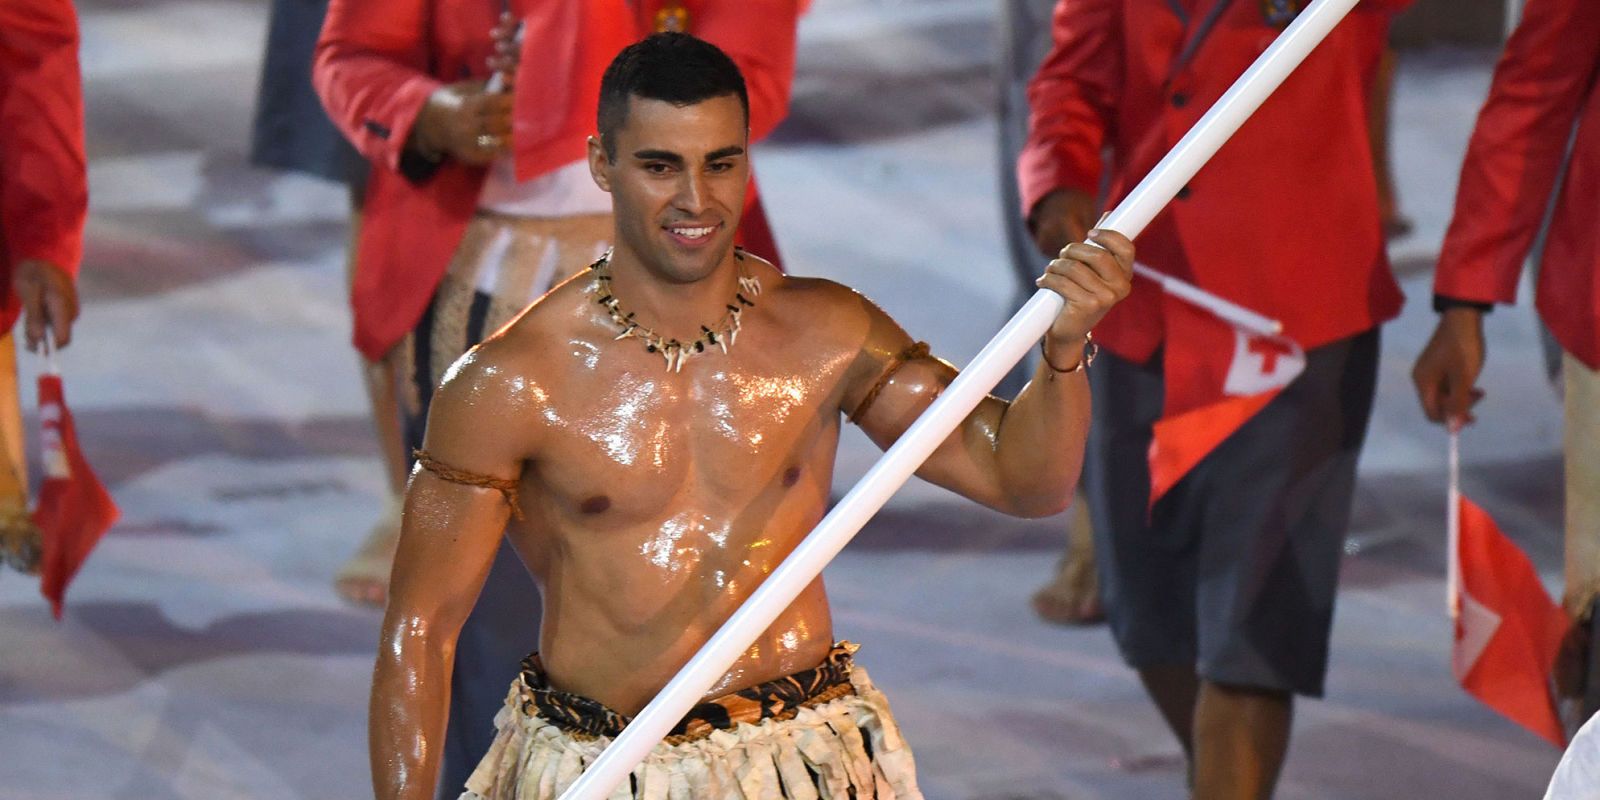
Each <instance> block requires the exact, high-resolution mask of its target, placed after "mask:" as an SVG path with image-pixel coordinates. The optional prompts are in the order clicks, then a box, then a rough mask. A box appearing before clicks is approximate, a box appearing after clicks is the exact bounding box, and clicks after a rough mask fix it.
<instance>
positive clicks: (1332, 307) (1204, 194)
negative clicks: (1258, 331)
mask: <svg viewBox="0 0 1600 800" xmlns="http://www.w3.org/2000/svg"><path fill="white" fill-rule="evenodd" d="M1407 2H1409V0H1385V2H1381V3H1380V2H1373V0H1366V2H1364V3H1363V4H1362V5H1361V6H1360V7H1358V9H1357V10H1356V11H1354V12H1352V13H1351V16H1350V17H1348V18H1346V19H1345V20H1344V21H1343V22H1342V23H1340V25H1339V26H1338V27H1336V28H1335V29H1334V30H1333V32H1332V33H1330V34H1329V36H1328V38H1327V39H1326V40H1324V41H1323V43H1322V44H1321V45H1320V46H1318V47H1317V49H1316V50H1315V51H1314V52H1312V53H1311V55H1310V56H1309V57H1307V58H1306V60H1305V62H1304V63H1303V64H1301V66H1300V67H1299V69H1298V70H1296V71H1295V73H1294V74H1292V75H1290V76H1289V78H1288V80H1286V81H1285V82H1284V84H1283V86H1281V87H1280V88H1279V89H1278V91H1277V92H1276V93H1275V94H1274V95H1273V96H1272V97H1270V98H1269V99H1268V100H1267V101H1266V102H1265V103H1264V104H1263V105H1262V106H1261V109H1260V110H1259V111H1257V112H1256V114H1255V116H1253V117H1251V118H1250V120H1249V121H1247V122H1246V123H1245V124H1244V126H1243V127H1241V128H1240V129H1239V132H1238V133H1237V134H1235V135H1234V137H1233V138H1232V139H1231V140H1230V141H1229V142H1228V143H1227V144H1225V145H1223V147H1222V149H1221V150H1219V151H1218V152H1217V154H1216V155H1215V156H1214V157H1213V158H1212V159H1211V161H1210V163H1208V164H1207V165H1206V166H1205V167H1204V168H1203V169H1201V171H1200V173H1199V174H1198V175H1196V176H1195V178H1194V180H1192V181H1191V182H1190V183H1189V185H1188V186H1187V187H1185V190H1184V191H1183V192H1180V194H1179V198H1178V199H1176V200H1174V201H1173V203H1172V204H1171V205H1169V206H1168V208H1167V210H1166V211H1164V212H1163V213H1162V214H1161V215H1160V216H1158V217H1157V218H1156V219H1155V220H1154V221H1153V222H1152V223H1151V225H1150V226H1149V227H1148V228H1147V229H1146V230H1145V233H1144V234H1143V235H1142V236H1141V237H1140V239H1139V242H1138V244H1139V260H1140V261H1141V262H1143V263H1146V264H1149V265H1150V266H1151V267H1154V268H1156V269H1159V270H1162V271H1164V272H1168V273H1170V274H1173V275H1177V276H1179V277H1183V278H1186V279H1188V280H1190V281H1192V282H1194V283H1196V284H1198V285H1199V286H1201V287H1203V288H1205V289H1207V290H1209V291H1212V292H1215V293H1216V294H1219V295H1221V296H1223V297H1225V298H1227V299H1229V300H1233V301H1234V302H1237V303H1241V304H1243V305H1244V306H1246V307H1248V308H1251V309H1254V310H1256V311H1259V312H1261V313H1264V314H1267V315H1269V316H1273V317H1277V318H1279V319H1281V320H1282V321H1283V323H1284V325H1285V329H1286V332H1287V333H1288V335H1290V336H1291V337H1293V338H1294V339H1295V340H1297V341H1298V342H1299V343H1300V344H1302V345H1303V346H1305V347H1315V346H1317V345H1320V344H1324V343H1327V342H1330V341H1333V340H1335V339H1340V338H1343V337H1346V336H1350V335H1352V334H1355V333H1358V332H1360V331H1363V330H1366V329H1368V328H1371V327H1373V326H1375V325H1377V324H1378V323H1380V322H1382V321H1384V320H1387V319H1389V318H1391V317H1393V316H1394V315H1395V314H1396V313H1398V312H1399V310H1400V304H1401V301H1402V298H1401V295H1400V290H1399V287H1398V285H1397V284H1396V283H1395V280H1394V277H1393V275H1392V274H1391V272H1390V270H1389V263H1388V259H1387V257H1386V256H1385V254H1384V247H1383V237H1382V233H1381V231H1380V229H1379V228H1380V225H1379V219H1378V206H1377V181H1376V178H1375V176H1374V172H1373V166H1372V152H1371V149H1370V148H1371V146H1370V144H1369V143H1368V138H1367V129H1366V120H1367V112H1366V108H1367V87H1368V85H1369V84H1370V81H1371V75H1372V73H1373V70H1372V64H1373V59H1374V58H1376V56H1377V54H1378V53H1379V52H1381V47H1382V38H1381V37H1382V36H1383V32H1384V31H1385V30H1386V29H1387V24H1386V23H1387V20H1388V15H1390V14H1392V13H1393V12H1394V11H1395V10H1397V9H1398V8H1400V7H1403V6H1404V5H1405V4H1406V3H1407ZM1268 5H1270V4H1269V3H1267V2H1263V1H1262V0H1233V1H1232V2H1229V0H1059V2H1057V4H1056V9H1055V21H1054V37H1055V46H1054V48H1053V49H1052V51H1051V53H1050V55H1049V56H1048V57H1047V58H1046V59H1045V61H1044V63H1043V65H1042V66H1041V67H1040V68H1039V73H1038V74H1037V75H1036V76H1035V77H1034V79H1033V81H1032V82H1031V83H1030V84H1029V86H1028V98H1029V101H1030V104H1031V105H1032V109H1033V110H1032V116H1031V119H1030V124H1029V132H1028V142H1027V145H1026V146H1025V147H1024V150H1023V153H1022V157H1021V159H1020V163H1019V165H1018V177H1019V180H1020V185H1021V191H1022V195H1023V196H1022V201H1023V204H1024V205H1023V208H1024V209H1025V210H1032V209H1033V207H1034V206H1035V204H1037V203H1038V202H1039V200H1040V199H1042V198H1043V197H1044V196H1045V195H1046V194H1048V193H1050V192H1051V191H1052V190H1055V189H1078V190H1082V191H1085V192H1088V193H1090V194H1095V193H1096V192H1097V190H1098V189H1099V187H1100V186H1101V177H1102V168H1103V167H1102V155H1101V154H1102V150H1103V148H1110V151H1111V154H1110V168H1111V174H1110V182H1109V197H1108V203H1107V208H1110V207H1111V206H1113V205H1115V204H1116V203H1117V202H1118V201H1120V200H1121V199H1122V197H1123V196H1124V195H1126V194H1127V193H1128V192H1129V191H1131V190H1132V189H1133V187H1134V186H1135V185H1137V184H1138V182H1139V180H1140V179H1141V178H1143V177H1144V175H1145V174H1146V173H1147V172H1149V171H1150V169H1151V168H1152V167H1154V166H1155V165H1156V162H1158V161H1159V160H1160V159H1161V157H1162V156H1163V155H1165V154H1166V153H1167V151H1168V150H1170V149H1171V148H1172V146H1173V145H1175V144H1177V142H1178V139H1179V138H1181V137H1182V136H1183V134H1184V133H1186V132H1187V131H1188V130H1189V128H1190V127H1192V126H1193V125H1194V123H1195V122H1196V121H1198V120H1199V119H1200V117H1201V115H1203V114H1204V113H1205V111H1206V110H1207V109H1209V108H1210V107H1211V105H1212V104H1213V103H1214V102H1216V100H1217V99H1218V98H1219V97H1221V96H1222V93H1223V92H1224V91H1226V90H1227V89H1228V87H1229V86H1231V85H1232V84H1233V82H1234V81H1235V80H1236V79H1237V78H1238V77H1239V76H1240V75H1241V74H1243V73H1244V71H1245V69H1246V68H1247V67H1249V66H1250V64H1251V62H1253V61H1254V60H1255V58H1256V57H1257V56H1259V55H1261V53H1262V52H1263V51H1264V50H1265V49H1266V48H1267V46H1268V45H1269V44H1271V43H1272V41H1273V39H1274V38H1275V37H1276V36H1277V33H1278V30H1279V28H1277V27H1275V26H1273V25H1271V24H1269V22H1268V20H1267V18H1266V12H1265V11H1264V10H1263V9H1264V7H1266V6H1268ZM1180 11H1182V12H1183V13H1180ZM1185 17H1187V19H1185ZM1285 23H1286V21H1285ZM1208 24H1209V29H1208ZM1185 52H1187V54H1188V55H1187V57H1185V56H1184V53H1185ZM1160 291H1161V290H1160V289H1159V288H1158V287H1156V286H1155V285H1153V284H1151V283H1149V282H1147V281H1143V280H1140V281H1136V282H1135V286H1134V290H1133V294H1132V295H1131V296H1130V297H1129V298H1128V299H1127V300H1126V301H1124V302H1122V303H1121V304H1119V305H1118V306H1117V307H1116V308H1114V309H1112V311H1111V313H1110V314H1108V315H1107V316H1106V318H1105V320H1103V321H1102V322H1101V323H1100V325H1099V327H1097V328H1096V330H1095V334H1096V337H1097V338H1099V339H1100V340H1101V341H1102V342H1103V343H1104V344H1105V345H1106V346H1107V347H1109V348H1111V349H1112V350H1113V351H1115V352H1117V353H1119V354H1120V355H1122V356H1124V357H1127V358H1131V359H1135V360H1140V361H1142V360H1144V359H1146V358H1148V357H1149V356H1150V354H1152V353H1153V352H1154V351H1155V349H1156V348H1157V347H1158V346H1159V345H1160V343H1161V341H1162V338H1163V335H1164V334H1163V323H1162V318H1161V314H1160V303H1159V301H1160Z"/></svg>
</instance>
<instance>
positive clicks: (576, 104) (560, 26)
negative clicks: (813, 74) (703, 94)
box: [312, 0, 798, 359]
mask: <svg viewBox="0 0 1600 800" xmlns="http://www.w3.org/2000/svg"><path fill="white" fill-rule="evenodd" d="M663 5H664V3H663V2H661V1H660V0H516V1H515V2H512V4H511V8H512V9H513V11H514V13H517V14H518V15H519V16H520V18H521V19H522V20H523V22H524V29H523V49H522V61H521V64H520V65H519V67H518V73H517V81H516V85H517V96H516V99H515V101H514V103H515V106H514V107H515V111H514V119H513V135H512V147H513V148H514V150H515V153H516V161H517V172H518V175H519V176H520V177H521V178H523V179H525V180H526V179H528V178H531V177H535V176H538V175H541V174H544V173H546V172H549V171H550V170H552V169H555V168H557V167H560V166H563V165H566V164H570V163H572V162H574V161H578V160H580V159H582V158H583V157H584V156H585V152H586V151H585V145H584V142H585V139H586V138H587V137H588V135H589V134H591V133H593V132H594V125H595V114H596V109H597V106H598V102H599V100H598V98H599V88H600V76H601V74H602V73H603V72H604V71H605V68H606V65H608V64H609V63H610V62H611V59H612V58H613V57H615V56H616V54H617V52H618V51H620V50H621V49H622V48H624V47H626V46H627V45H629V44H631V43H632V42H634V41H637V40H638V39H639V38H641V37H643V36H645V35H647V34H649V33H651V32H652V31H653V30H654V29H655V16H656V12H657V11H658V10H659V9H660V8H661V7H662V6H663ZM678 5H681V6H682V7H683V8H684V9H685V10H686V11H687V12H688V19H689V25H688V32H689V33H693V34H694V35H696V36H699V37H700V38H703V39H705V40H707V41H709V42H711V43H713V44H715V45H717V46H718V47H720V48H722V50H723V51H725V52H726V53H727V54H728V55H729V57H731V58H732V59H733V60H734V62H735V63H737V64H738V65H739V68H740V70H741V71H743V73H744V79H745V83H746V88H747V90H748V92H749V95H750V134H751V137H752V139H759V138H761V137H763V136H765V135H766V134H768V133H770V132H771V131H772V129H773V128H775V127H777V124H778V122H779V121H781V120H782V119H783V117H784V115H785V114H786V113H787V111H788V101H789V86H790V82H791V79H792V77H793V74H794V50H795V24H796V18H797V15H798V10H797V7H796V4H795V0H685V2H682V3H680V4H678ZM501 7H502V6H501V3H499V2H496V0H332V1H331V2H330V3H329V6H328V17H327V21H326V22H325V23H324V25H323V29H322V37H321V39H320V40H319V42H318V43H317V53H316V59H315V62H314V65H313V73H312V80H313V83H314V84H315V86H316V89H317V93H318V94H319V95H320V96H321V97H322V102H323V105H324V106H326V107H327V109H328V113H329V115H330V116H331V117H332V118H333V120H334V122H335V124H337V125H338V126H339V127H340V128H341V129H342V130H343V131H344V133H345V135H346V136H347V137H349V138H350V141H351V142H352V143H354V144H355V146H356V149H357V150H360V151H361V153H362V154H363V155H365V156H366V157H367V158H368V159H369V160H371V161H372V162H373V167H374V168H373V171H372V176H371V178H370V179H369V182H368V185H367V193H366V199H365V203H364V207H363V219H362V224H361V230H360V234H359V239H358V241H357V245H356V265H357V266H356V276H355V281H354V285H353V286H352V289H351V305H352V308H353V310H354V314H355V344H356V347H357V348H358V349H359V350H361V352H362V353H363V354H364V355H365V356H367V357H368V358H370V359H378V358H381V357H383V355H384V354H385V353H387V352H388V351H389V349H390V348H391V347H393V346H394V344H395V343H396V342H398V341H400V339H401V338H402V337H404V336H405V334H406V333H407V332H408V331H410V330H411V329H412V328H413V327H414V326H415V325H416V322H417V320H418V319H420V318H421V317H422V314H423V312H424V311H425V310H426V309H427V306H428V303H429V302H430V300H431V298H432V297H433V292H434V290H435V288H437V286H438V284H439V281H440V279H441V278H443V277H444V273H445V270H446V269H447V268H448V267H449V265H450V259H451V256H452V255H453V254H454V252H455V249H456V246H457V245H458V244H459V243H460V241H461V237H462V235H463V233H464V232H465V230H466V227H467V223H468V222H469V221H470V220H471V218H472V215H473V213H474V212H475V211H476V210H477V203H478V196H479V194H480V192H481V190H482V187H483V181H484V176H485V172H486V171H485V170H484V169H482V168H474V167H468V166H464V165H461V164H457V163H455V162H454V161H452V160H450V159H446V160H445V161H444V162H442V163H441V164H439V165H437V168H434V167H433V166H432V165H423V164H421V163H419V162H415V161H414V157H413V156H411V155H409V154H408V153H407V151H406V148H405V145H406V140H407V138H408V137H409V136H410V133H411V126H412V125H413V124H414V123H415V122H416V119H417V114H418V113H419V112H420V111H421V110H422V106H423V104H424V103H425V102H426V101H427V99H428V96H429V95H430V94H432V93H433V92H434V90H436V89H438V88H439V87H440V86H443V85H445V84H447V83H453V82H456V81H461V80H467V79H474V78H477V79H482V78H487V77H488V66H487V60H488V58H489V55H490V53H491V50H492V47H493V42H492V41H491V40H490V38H489V29H490V28H492V27H493V26H494V24H495V21H496V17H497V16H498V15H499V13H500V11H501Z"/></svg>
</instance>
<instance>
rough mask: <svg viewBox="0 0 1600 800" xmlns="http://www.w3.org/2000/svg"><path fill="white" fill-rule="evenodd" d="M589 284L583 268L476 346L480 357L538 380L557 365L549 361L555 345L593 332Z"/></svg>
mask: <svg viewBox="0 0 1600 800" xmlns="http://www.w3.org/2000/svg"><path fill="white" fill-rule="evenodd" d="M592 281H593V278H592V277H591V275H590V271H589V270H587V269H586V270H583V271H582V272H579V273H577V274H576V275H573V276H572V277H570V278H568V279H567V280H565V281H563V282H561V283H560V284H558V285H557V286H556V287H555V288H554V289H551V290H550V291H549V292H547V293H545V295H544V296H543V297H541V298H539V299H538V300H535V301H534V302H533V303H532V304H531V305H529V306H528V307H527V308H525V309H523V311H522V313H520V314H518V315H517V316H516V317H514V318H513V319H512V320H511V321H510V322H508V323H506V325H505V326H504V327H502V328H501V329H500V330H498V331H495V332H494V334H492V335H491V336H489V337H488V338H487V339H485V340H484V342H483V344H481V345H479V346H478V349H479V350H481V351H483V358H485V359H488V363H489V364H490V365H492V366H494V367H496V368H498V369H502V370H510V371H512V372H514V373H516V374H517V375H520V376H522V377H524V378H534V377H538V376H539V375H540V373H541V371H548V370H549V369H550V368H551V367H555V366H558V365H559V363H560V361H559V359H553V358H551V356H552V355H553V353H554V352H555V351H554V348H555V347H557V345H558V343H565V342H570V341H571V340H572V339H573V338H575V337H576V338H583V339H587V338H590V335H591V334H592V333H593V328H594V318H595V305H594V303H593V302H592V300H591V298H590V292H589V288H590V284H591V283H592Z"/></svg>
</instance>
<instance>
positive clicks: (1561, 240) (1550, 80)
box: [1434, 0, 1600, 369]
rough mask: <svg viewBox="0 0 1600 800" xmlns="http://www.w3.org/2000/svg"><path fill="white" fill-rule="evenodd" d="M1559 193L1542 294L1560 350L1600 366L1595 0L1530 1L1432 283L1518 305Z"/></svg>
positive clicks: (1477, 139)
mask: <svg viewBox="0 0 1600 800" xmlns="http://www.w3.org/2000/svg"><path fill="white" fill-rule="evenodd" d="M1574 125H1576V126H1577V134H1576V138H1574V139H1573V140H1572V142H1573V144H1572V159H1571V162H1570V164H1569V165H1568V167H1567V175H1566V179H1565V180H1564V181H1563V182H1562V183H1561V185H1560V187H1559V188H1558V187H1557V185H1556V178H1557V175H1558V173H1559V172H1560V169H1561V161H1562V157H1563V155H1564V153H1565V152H1566V147H1567V141H1568V139H1569V137H1572V136H1573V126H1574ZM1552 194H1555V199H1556V204H1555V209H1554V214H1553V216H1552V218H1551V220H1550V232H1549V234H1548V235H1547V237H1546V239H1545V245H1544V255H1543V258H1542V259H1541V263H1540V269H1539V284H1538V293H1537V299H1536V301H1535V302H1536V304H1537V306H1538V308H1539V314H1540V316H1542V317H1543V318H1544V321H1545V323H1546V324H1548V325H1549V326H1550V331H1551V332H1552V333H1553V334H1555V337H1556V340H1557V341H1558V342H1560V343H1561V346H1562V347H1563V348H1565V349H1566V350H1567V352H1569V353H1571V354H1572V355H1573V356H1574V357H1576V358H1577V359H1578V360H1579V361H1582V362H1583V363H1584V364H1587V365H1588V366H1589V368H1590V369H1600V8H1596V7H1595V5H1594V3H1593V0H1528V4H1527V5H1526V6H1525V7H1524V8H1523V12H1522V23H1521V24H1520V25H1518V26H1517V30H1516V32H1515V33H1513V34H1512V35H1511V39H1510V41H1508V42H1507V43H1506V50H1505V53H1504V55H1502V56H1501V57H1500V63H1499V65H1498V66H1496V67H1495V70H1494V83H1493V84H1492V85H1491V86H1490V88H1489V99H1488V101H1487V102H1485V103H1484V106H1483V110H1482V111H1481V112H1480V113H1479V114H1478V124H1477V127H1476V128H1474V129H1473V131H1472V140H1471V143H1470V144H1469V145H1468V147H1467V157H1466V161H1465V163H1464V164H1462V167H1461V183H1460V186H1459V188H1458V189H1457V190H1456V210H1455V216H1454V218H1453V219H1452V220H1451V221H1450V228H1449V231H1448V233H1446V235H1445V240H1444V246H1443V248H1442V249H1441V250H1440V252H1439V266H1438V270H1437V271H1436V272H1435V274H1434V291H1435V292H1436V293H1438V294H1441V295H1445V296H1448V297H1454V298H1457V299H1461V300H1473V301H1478V302H1484V303H1510V302H1513V301H1515V300H1516V297H1517V278H1518V276H1519V275H1520V274H1521V273H1522V264H1523V260H1524V259H1526V258H1527V255H1528V249H1529V248H1530V247H1531V246H1532V243H1533V237H1534V235H1535V234H1536V233H1537V232H1538V229H1539V223H1540V222H1541V220H1543V219H1544V214H1545V210H1546V208H1548V206H1549V202H1550V198H1551V195H1552Z"/></svg>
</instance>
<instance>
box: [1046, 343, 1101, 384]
mask: <svg viewBox="0 0 1600 800" xmlns="http://www.w3.org/2000/svg"><path fill="white" fill-rule="evenodd" d="M1099 352H1100V345H1098V344H1095V342H1094V334H1092V333H1086V334H1084V335H1083V336H1082V337H1077V336H1072V337H1067V338H1066V339H1064V340H1063V339H1058V338H1057V337H1054V336H1046V337H1044V338H1043V339H1041V340H1040V341H1039V354H1040V356H1041V357H1042V360H1043V362H1044V366H1045V368H1046V369H1049V370H1050V371H1051V372H1053V373H1055V374H1056V375H1071V374H1072V373H1074V372H1082V371H1084V370H1086V369H1088V368H1089V365H1090V364H1093V363H1094V357H1095V355H1097V354H1098V353H1099Z"/></svg>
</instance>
